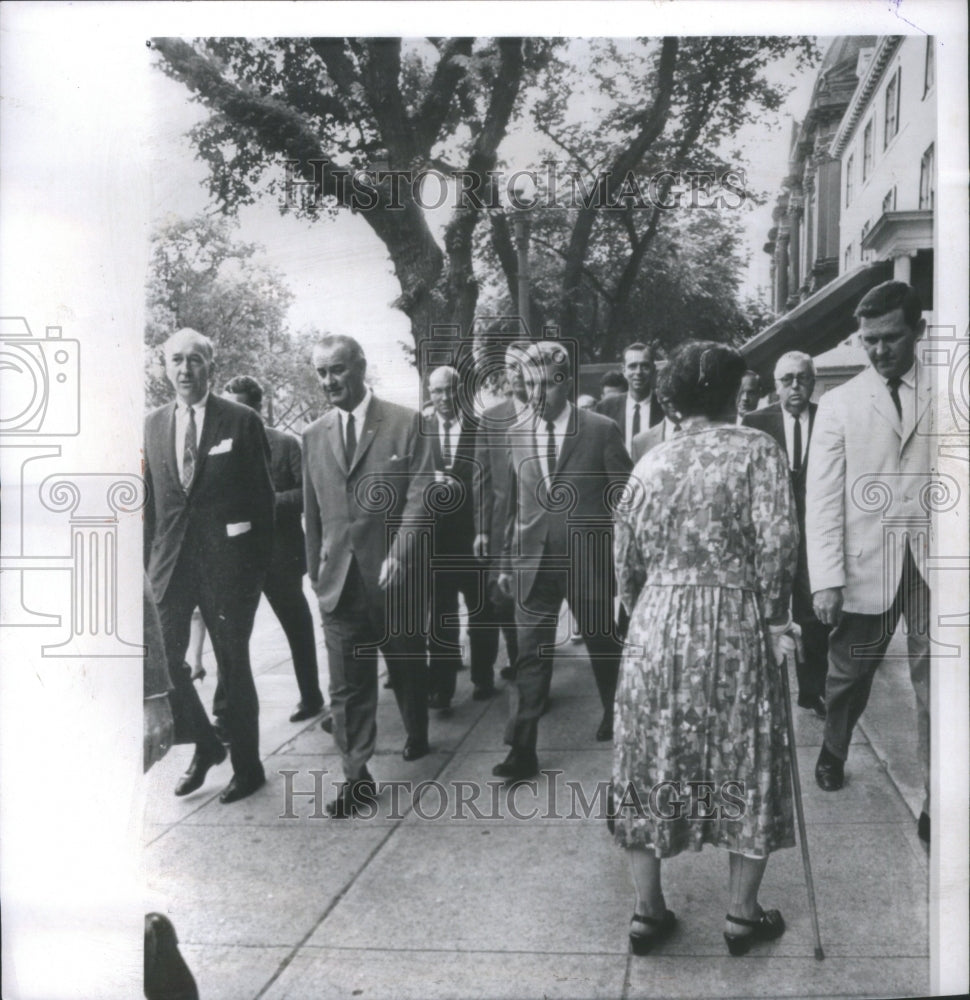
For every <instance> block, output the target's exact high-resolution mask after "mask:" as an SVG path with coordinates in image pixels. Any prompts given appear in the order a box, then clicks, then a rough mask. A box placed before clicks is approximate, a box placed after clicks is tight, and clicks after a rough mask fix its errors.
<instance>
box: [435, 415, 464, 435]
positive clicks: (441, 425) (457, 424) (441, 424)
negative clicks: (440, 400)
mask: <svg viewBox="0 0 970 1000" xmlns="http://www.w3.org/2000/svg"><path fill="white" fill-rule="evenodd" d="M434 415H435V420H437V421H438V430H439V431H441V432H442V433H444V430H445V418H444V417H443V416H442V415H441V414H440V413H439V412H438V411H437V410H435V412H434ZM450 426H451V427H453V428H459V429H460V428H461V420H460V419H459V417H458V414H457V413H456V414H455V415H454V416H453V417H452V418H451V425H450Z"/></svg>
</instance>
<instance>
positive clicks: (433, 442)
mask: <svg viewBox="0 0 970 1000" xmlns="http://www.w3.org/2000/svg"><path fill="white" fill-rule="evenodd" d="M478 428H479V421H478V418H477V417H474V416H468V417H465V418H464V419H463V421H462V429H461V433H460V434H459V435H458V436H457V437H456V436H455V435H454V434H453V435H452V438H451V446H452V448H453V449H454V455H453V459H452V466H451V469H448V470H446V469H445V463H444V459H443V457H442V454H441V437H440V434H439V431H438V418H437V416H436V415H434V414H432V415H431V416H428V417H422V418H421V432H422V434H423V435H424V436H425V438H426V439H427V442H428V444H429V446H430V450H431V460H432V464H433V467H434V471H435V474H436V478H437V479H438V481H439V482H444V483H447V484H448V489H449V493H447V494H442V495H441V497H440V500H441V503H439V504H437V506H438V508H439V509H438V511H437V513H436V515H435V523H434V536H435V545H434V552H435V553H437V554H439V555H441V554H445V555H468V556H471V553H472V543H473V542H474V540H475V535H476V533H477V532H476V530H475V509H476V504H475V500H474V493H475V479H476V476H475V442H476V439H477V437H478ZM450 490H454V491H455V492H454V493H453V494H451V493H450ZM478 506H479V507H480V506H481V504H479V505H478Z"/></svg>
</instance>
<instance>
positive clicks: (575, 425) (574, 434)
mask: <svg viewBox="0 0 970 1000" xmlns="http://www.w3.org/2000/svg"><path fill="white" fill-rule="evenodd" d="M578 431H579V410H577V409H576V407H575V406H571V407H570V409H569V420H567V421H566V433H565V435H564V437H563V439H562V447H561V448H560V449H559V457H558V458H557V459H556V471H555V474H556V475H558V474H559V472H560V471H561V469H562V467H563V466H564V465H565V464H566V460H567V459H568V458H569V456H570V454H572V450H573V448H574V447H575V445H576V439H577V438H578V437H579V433H578Z"/></svg>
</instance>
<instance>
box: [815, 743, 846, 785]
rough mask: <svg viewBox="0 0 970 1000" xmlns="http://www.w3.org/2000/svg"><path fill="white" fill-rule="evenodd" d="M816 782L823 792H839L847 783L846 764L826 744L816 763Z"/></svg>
mask: <svg viewBox="0 0 970 1000" xmlns="http://www.w3.org/2000/svg"><path fill="white" fill-rule="evenodd" d="M815 783H816V784H817V785H818V787H819V788H821V789H822V791H823V792H837V791H838V790H839V789H840V788H841V787H842V786H843V785H844V784H845V764H844V763H843V762H842V761H841V760H839V758H838V757H836V756H835V754H834V753H831V752H830V751H829V750H827V749H826V748H825V747H824V746H823V747H822V749H821V751H820V752H819V755H818V762H817V763H816V765H815Z"/></svg>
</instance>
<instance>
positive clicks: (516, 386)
mask: <svg viewBox="0 0 970 1000" xmlns="http://www.w3.org/2000/svg"><path fill="white" fill-rule="evenodd" d="M528 349H529V342H528V341H515V342H513V343H511V344H509V345H508V348H507V349H506V352H505V375H506V379H507V381H508V387H509V395H508V398H507V399H505V400H503V401H502V402H501V403H498V404H497V405H495V406H492V407H489V408H488V409H487V410H486V411H485V412H484V413H483V414H482V418H481V422H480V424H479V432H478V438H477V441H476V445H475V469H474V477H473V483H472V485H473V494H474V501H475V505H476V508H475V524H476V526H477V529H478V532H479V533H478V535H477V536H476V537H475V543H474V550H475V554H476V555H477V556H479V557H480V558H481V559H483V560H486V561H487V565H488V567H489V570H490V575H489V580H488V600H489V605H490V619H491V622H492V625H493V627H492V628H491V629H488V630H486V632H485V634H486V636H487V637H488V640H489V642H490V644H491V649H492V650H494V652H493V654H492V659H493V661H494V659H495V656H496V655H497V653H498V633H499V629H501V631H502V635H503V636H504V637H505V651H506V653H507V654H508V658H509V662H508V664H507V665H506V666H504V667H503V668H502V669H501V671H500V675H501V677H502V679H503V680H506V681H510V680H512V679H513V678H514V677H515V661H516V659H517V658H518V653H519V643H518V638H517V635H516V628H515V604H514V602H513V601H512V599H511V598H510V597H509V596H508V595H507V594H505V593H503V592H502V590H501V588H500V587H499V586H498V573H499V570H500V568H501V567H500V559H501V556H502V549H503V546H504V543H505V529H506V525H507V521H508V505H509V489H510V480H509V451H508V439H507V437H506V432H507V431H508V430H509V429H510V428H514V427H516V425H518V424H520V423H521V422H522V421H523V420H524V419H529V418H530V417H531V416H532V409H531V408H530V407H529V405H528V396H527V394H526V391H525V382H524V381H523V378H522V362H523V360H524V358H525V353H526V351H528Z"/></svg>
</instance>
